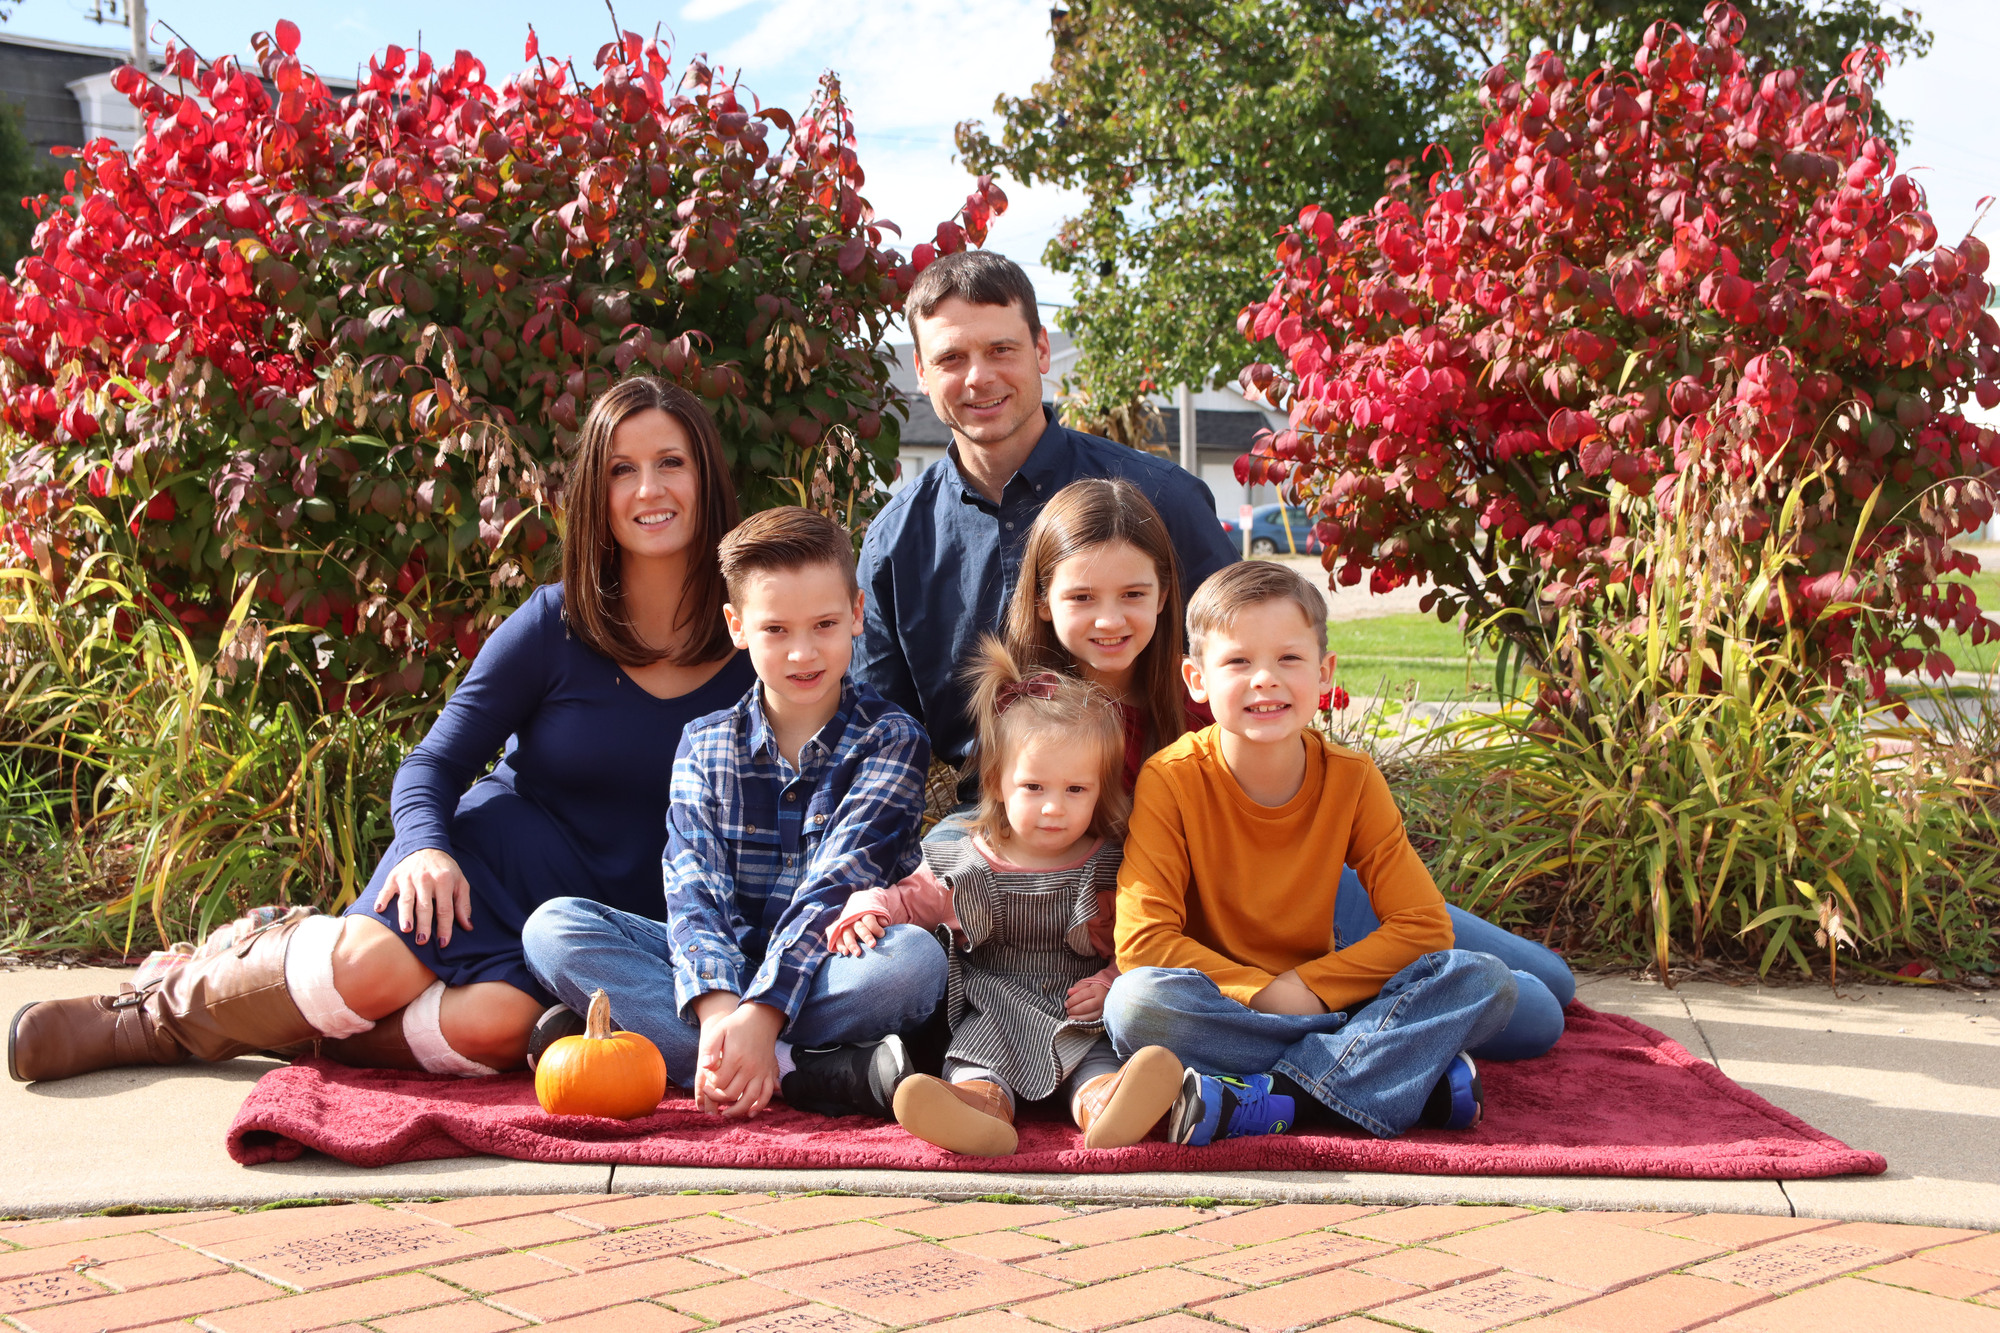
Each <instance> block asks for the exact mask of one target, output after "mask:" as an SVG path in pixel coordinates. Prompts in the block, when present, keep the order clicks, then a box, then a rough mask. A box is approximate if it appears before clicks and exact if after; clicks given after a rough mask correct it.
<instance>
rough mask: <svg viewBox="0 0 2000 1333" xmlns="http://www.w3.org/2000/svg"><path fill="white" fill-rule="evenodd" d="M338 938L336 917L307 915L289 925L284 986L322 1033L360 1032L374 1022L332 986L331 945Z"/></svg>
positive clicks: (308, 1019)
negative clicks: (359, 1012)
mask: <svg viewBox="0 0 2000 1333" xmlns="http://www.w3.org/2000/svg"><path fill="white" fill-rule="evenodd" d="M339 942H340V918H339V917H337V916H309V917H307V918H306V919H305V920H303V921H301V922H299V924H298V925H296V926H294V927H293V928H292V938H291V939H290V940H289V941H287V942H286V944H285V989H286V990H288V991H290V992H291V993H292V1003H293V1004H296V1005H297V1006H298V1007H299V1013H300V1014H301V1015H303V1016H304V1018H305V1020H306V1022H308V1023H310V1024H312V1029H313V1031H314V1032H317V1033H319V1035H320V1036H322V1037H333V1038H340V1037H354V1036H359V1035H360V1034H361V1033H363V1032H366V1031H368V1030H369V1029H370V1028H372V1027H374V1026H375V1024H374V1023H373V1022H371V1021H370V1020H368V1019H366V1018H363V1017H362V1016H361V1015H360V1014H357V1013H355V1012H354V1011H353V1010H352V1009H349V1008H348V1007H347V1001H346V1000H344V999H342V998H341V995H340V992H339V991H337V990H335V989H334V988H333V948H334V946H335V945H336V944H338V943H339Z"/></svg>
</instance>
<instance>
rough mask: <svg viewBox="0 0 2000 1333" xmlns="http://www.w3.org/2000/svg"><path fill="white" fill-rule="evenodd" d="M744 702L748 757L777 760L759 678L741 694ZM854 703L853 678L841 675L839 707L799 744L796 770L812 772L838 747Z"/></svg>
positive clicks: (856, 699) (775, 739) (774, 737)
mask: <svg viewBox="0 0 2000 1333" xmlns="http://www.w3.org/2000/svg"><path fill="white" fill-rule="evenodd" d="M744 702H745V705H746V708H747V711H748V716H749V722H750V735H749V745H750V757H751V758H753V759H755V758H757V757H758V756H760V755H762V756H764V757H766V758H768V759H771V760H773V761H781V760H782V759H783V758H784V756H783V755H782V754H781V753H779V750H778V734H777V733H776V732H775V731H773V730H772V729H771V722H770V719H769V718H767V717H766V716H765V715H764V684H763V682H762V681H759V682H758V683H757V688H756V689H754V690H751V691H750V692H749V693H748V694H746V695H745V696H744ZM858 702H860V696H859V695H858V694H857V693H856V692H855V688H854V679H853V677H851V676H843V677H842V678H841V681H840V706H839V707H838V708H836V709H835V710H834V714H833V716H832V717H830V718H828V719H827V722H826V725H825V726H823V727H821V728H820V729H819V731H818V733H817V734H816V735H814V736H813V738H812V739H811V740H809V741H807V742H806V743H805V744H804V745H802V746H800V747H799V764H798V771H799V772H800V773H802V774H803V773H807V772H810V771H812V770H813V769H814V768H815V767H816V766H817V764H818V763H820V762H824V761H825V760H826V759H829V758H831V757H832V756H833V754H834V752H835V751H836V750H838V749H839V748H840V740H841V737H842V736H844V735H845V734H846V732H847V722H848V719H849V718H851V717H852V716H853V715H854V707H855V705H856V704H857V703H858Z"/></svg>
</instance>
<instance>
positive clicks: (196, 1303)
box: [12, 1273, 285, 1333]
mask: <svg viewBox="0 0 2000 1333" xmlns="http://www.w3.org/2000/svg"><path fill="white" fill-rule="evenodd" d="M284 1294H285V1293H284V1292H283V1291H281V1290H280V1289H278V1288H277V1287H274V1286H272V1285H271V1284H270V1283H268V1282H259V1281H258V1280H257V1279H256V1278H254V1277H248V1276H246V1275H244V1274H242V1273H224V1274H223V1275H222V1276H220V1277H202V1278H196V1279H195V1280H194V1281H192V1282H169V1283H168V1284H167V1285H165V1286H163V1287H148V1288H146V1289H145V1290H144V1291H128V1292H125V1293H124V1294H122V1295H118V1296H100V1297H98V1298H97V1299H96V1300H92V1301H75V1302H72V1303H71V1304H69V1305H52V1306H49V1307H47V1308H46V1309H41V1310H30V1311H27V1312H25V1313H20V1314H15V1315H13V1316H12V1318H13V1320H14V1322H15V1323H16V1324H17V1325H19V1326H20V1327H21V1328H23V1329H25V1330H27V1333H122V1331H123V1330H126V1329H136V1328H144V1327H145V1326H146V1325H148V1324H160V1323H166V1322H167V1321H169V1320H174V1319H185V1318H187V1317H188V1316H189V1315H197V1314H202V1315H205V1314H207V1313H209V1312H210V1311H214V1310H226V1309H228V1308H229V1307H230V1306H232V1305H248V1304H250V1303H251V1302H252V1301H266V1300H275V1299H277V1298H278V1297H280V1296H282V1295H284Z"/></svg>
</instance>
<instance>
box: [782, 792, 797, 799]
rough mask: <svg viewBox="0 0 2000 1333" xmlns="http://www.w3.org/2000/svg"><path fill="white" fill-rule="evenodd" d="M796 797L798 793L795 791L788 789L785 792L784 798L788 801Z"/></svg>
mask: <svg viewBox="0 0 2000 1333" xmlns="http://www.w3.org/2000/svg"><path fill="white" fill-rule="evenodd" d="M798 798H799V794H798V793H797V792H795V791H788V792H786V793H785V799H786V800H788V801H796V800H797V799H798Z"/></svg>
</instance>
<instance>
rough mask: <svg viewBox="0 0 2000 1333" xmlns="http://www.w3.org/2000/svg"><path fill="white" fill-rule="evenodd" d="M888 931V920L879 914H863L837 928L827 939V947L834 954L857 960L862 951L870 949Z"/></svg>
mask: <svg viewBox="0 0 2000 1333" xmlns="http://www.w3.org/2000/svg"><path fill="white" fill-rule="evenodd" d="M888 929H889V918H888V917H886V916H883V915H882V914H881V913H879V912H864V913H863V914H862V915H860V916H857V917H855V918H854V919H853V920H852V921H849V922H846V923H844V924H843V925H841V926H839V927H837V928H836V929H835V930H834V932H833V934H832V935H831V936H830V937H829V938H828V939H827V947H828V948H830V949H832V950H833V951H834V952H835V953H840V954H846V955H847V956H848V957H849V958H859V957H860V956H861V951H862V950H863V949H872V948H874V947H875V942H876V941H877V940H879V939H881V938H882V934H883V932H884V931H886V930H888Z"/></svg>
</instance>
